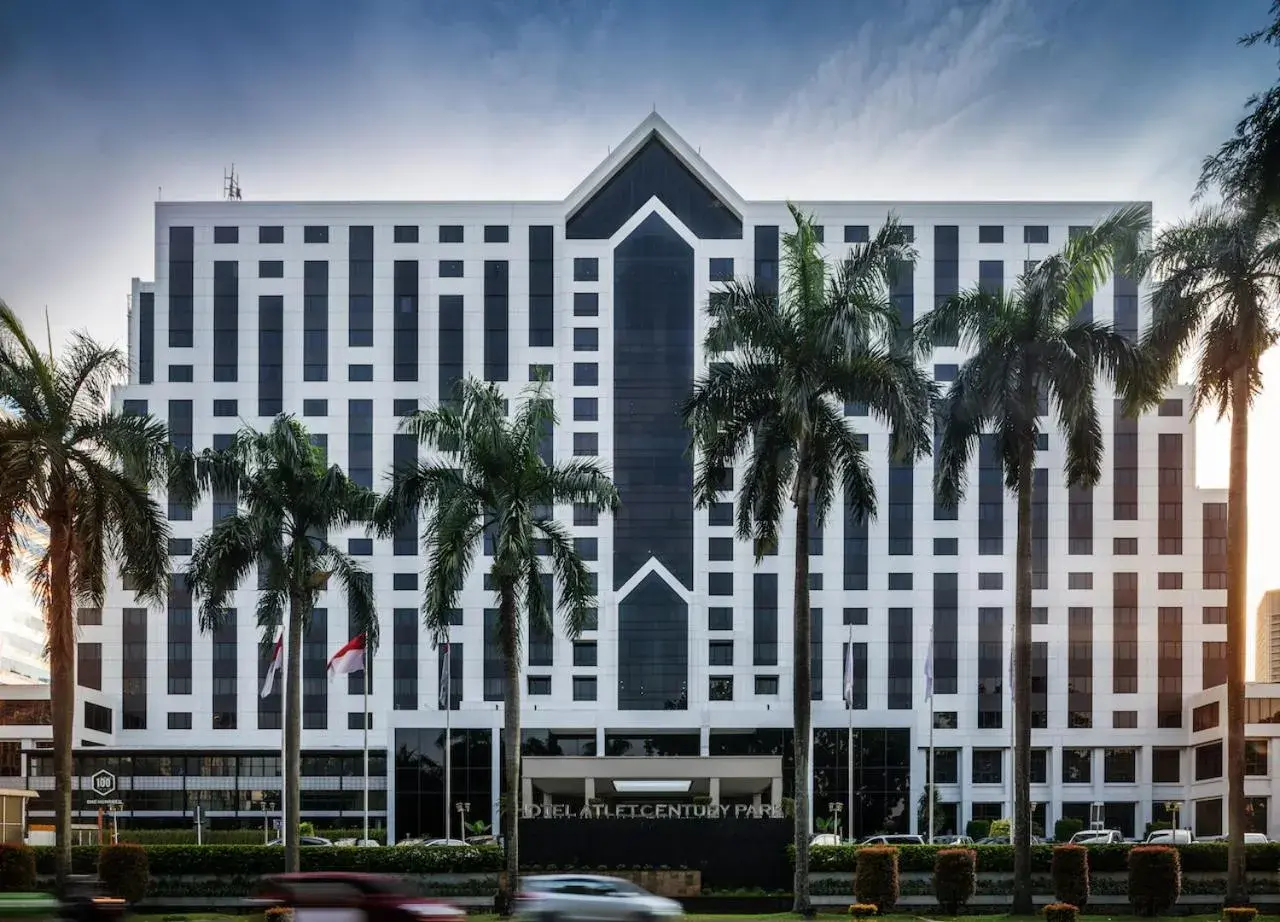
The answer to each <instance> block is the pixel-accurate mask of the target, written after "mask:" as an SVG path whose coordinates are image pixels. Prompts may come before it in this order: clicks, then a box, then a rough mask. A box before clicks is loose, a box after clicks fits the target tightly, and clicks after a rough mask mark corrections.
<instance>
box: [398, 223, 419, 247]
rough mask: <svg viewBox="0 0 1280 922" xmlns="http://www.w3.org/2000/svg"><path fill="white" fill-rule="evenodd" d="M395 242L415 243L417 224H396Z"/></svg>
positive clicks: (416, 239) (416, 240)
mask: <svg viewBox="0 0 1280 922" xmlns="http://www.w3.org/2000/svg"><path fill="white" fill-rule="evenodd" d="M394 239H395V242H396V243H417V242H418V225H416V224H397V225H396V229H395V238H394Z"/></svg>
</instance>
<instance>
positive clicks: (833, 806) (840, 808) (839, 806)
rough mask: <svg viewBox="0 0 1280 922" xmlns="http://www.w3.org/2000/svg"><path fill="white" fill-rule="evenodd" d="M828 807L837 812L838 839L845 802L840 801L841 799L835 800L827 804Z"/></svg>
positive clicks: (837, 837)
mask: <svg viewBox="0 0 1280 922" xmlns="http://www.w3.org/2000/svg"><path fill="white" fill-rule="evenodd" d="M827 809H828V810H830V811H831V812H832V813H833V814H835V819H836V839H839V838H840V814H841V813H843V812H844V804H842V803H840V801H838V800H833V801H832V802H831V803H829V804H827Z"/></svg>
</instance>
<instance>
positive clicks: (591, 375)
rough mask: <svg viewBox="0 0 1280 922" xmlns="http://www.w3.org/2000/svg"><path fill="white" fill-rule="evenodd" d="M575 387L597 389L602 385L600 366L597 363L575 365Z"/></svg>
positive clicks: (575, 363) (577, 363)
mask: <svg viewBox="0 0 1280 922" xmlns="http://www.w3.org/2000/svg"><path fill="white" fill-rule="evenodd" d="M573 384H574V387H596V386H598V385H599V384H600V366H599V365H597V364H596V363H595V362H574V363H573Z"/></svg>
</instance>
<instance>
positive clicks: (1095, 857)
mask: <svg viewBox="0 0 1280 922" xmlns="http://www.w3.org/2000/svg"><path fill="white" fill-rule="evenodd" d="M862 847H863V846H860V845H816V846H814V847H813V848H811V849H809V870H810V872H811V873H815V874H819V873H821V874H830V873H844V872H848V873H852V872H853V869H854V861H855V859H854V856H855V855H856V854H857V852H858V849H859V848H862ZM951 847H953V846H947V845H900V846H898V847H897V848H898V870H899V871H900V872H901V873H909V872H921V873H930V874H931V873H933V868H934V864H935V862H936V861H937V854H938V852H939V851H941V850H942V849H944V848H951ZM971 847H972V848H973V850H974V851H975V852H976V853H977V856H978V872H979V873H983V872H990V871H996V872H1002V873H1007V874H1012V873H1013V846H1012V845H974V846H971ZM1132 848H1133V846H1131V845H1090V846H1088V849H1089V871H1090V872H1091V873H1094V874H1104V873H1107V872H1124V871H1128V869H1129V852H1130V850H1131V849H1132ZM1177 850H1178V854H1179V857H1180V859H1181V864H1182V871H1183V873H1186V872H1188V871H1214V872H1220V873H1221V872H1225V871H1226V869H1227V845H1226V843H1225V842H1203V843H1196V844H1194V845H1179V846H1177ZM787 855H788V857H789V858H790V857H791V856H792V847H791V846H787ZM1245 860H1246V863H1247V865H1248V869H1249V870H1250V871H1256V872H1258V873H1274V872H1276V871H1280V842H1268V843H1267V844H1265V845H1248V846H1245ZM1052 861H1053V846H1052V845H1033V846H1032V847H1031V870H1032V872H1033V873H1045V874H1047V873H1049V870H1050V865H1051V862H1052Z"/></svg>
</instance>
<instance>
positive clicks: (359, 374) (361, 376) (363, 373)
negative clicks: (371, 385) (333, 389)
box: [347, 365, 373, 381]
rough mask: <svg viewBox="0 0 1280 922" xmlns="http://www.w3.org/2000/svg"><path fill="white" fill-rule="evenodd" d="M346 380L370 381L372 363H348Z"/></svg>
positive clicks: (371, 377) (371, 378)
mask: <svg viewBox="0 0 1280 922" xmlns="http://www.w3.org/2000/svg"><path fill="white" fill-rule="evenodd" d="M347 380H348V381H372V380H373V366H372V365H348V366H347Z"/></svg>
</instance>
